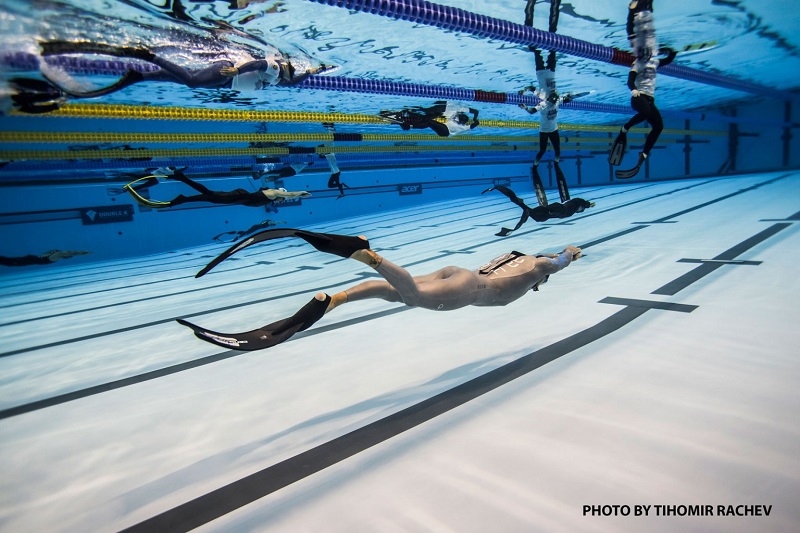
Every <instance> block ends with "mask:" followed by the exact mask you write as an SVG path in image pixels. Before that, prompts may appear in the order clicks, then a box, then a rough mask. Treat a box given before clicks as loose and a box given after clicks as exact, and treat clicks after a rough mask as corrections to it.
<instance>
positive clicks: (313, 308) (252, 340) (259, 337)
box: [177, 294, 331, 352]
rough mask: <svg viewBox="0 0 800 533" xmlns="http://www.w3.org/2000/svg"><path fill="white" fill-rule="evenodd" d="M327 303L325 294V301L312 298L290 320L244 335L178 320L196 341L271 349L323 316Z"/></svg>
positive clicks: (232, 347)
mask: <svg viewBox="0 0 800 533" xmlns="http://www.w3.org/2000/svg"><path fill="white" fill-rule="evenodd" d="M330 301H331V297H330V296H328V295H327V294H326V295H325V299H324V300H317V299H316V298H312V299H311V301H310V302H308V303H307V304H306V305H304V306H303V307H302V308H301V309H300V310H299V311H298V312H297V313H295V314H294V315H292V316H290V317H289V318H284V319H283V320H278V321H277V322H273V323H272V324H267V325H266V326H263V327H261V328H258V329H254V330H252V331H245V332H243V333H220V332H217V331H212V330H210V329H206V328H203V327H200V326H198V325H195V324H192V323H191V322H189V321H187V320H183V319H180V318H179V319H178V320H177V321H178V323H179V324H181V325H184V326H186V327H189V328H191V329H192V330H193V331H194V334H195V336H196V337H197V338H198V339H201V340H204V341H206V342H210V343H211V344H216V345H217V346H222V347H223V348H230V349H232V350H241V351H248V352H249V351H253V350H262V349H264V348H270V347H271V346H275V345H277V344H280V343H282V342H285V341H287V340H289V338H291V337H292V336H293V335H294V334H295V333H297V332H299V331H303V330H305V329H308V328H310V327H311V326H312V325H314V323H315V322H317V321H318V320H319V319H320V318H322V317H323V316H324V315H325V311H326V310H327V308H328V304H329V303H330Z"/></svg>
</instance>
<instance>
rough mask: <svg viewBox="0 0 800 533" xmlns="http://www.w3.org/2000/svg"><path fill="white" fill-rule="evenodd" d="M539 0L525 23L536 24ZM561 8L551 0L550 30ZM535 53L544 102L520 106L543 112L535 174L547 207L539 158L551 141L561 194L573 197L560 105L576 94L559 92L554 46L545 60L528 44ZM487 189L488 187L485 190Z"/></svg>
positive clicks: (530, 3) (531, 0)
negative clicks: (564, 161) (563, 155)
mask: <svg viewBox="0 0 800 533" xmlns="http://www.w3.org/2000/svg"><path fill="white" fill-rule="evenodd" d="M535 3H536V2H535V0H528V3H527V5H526V6H525V25H526V26H531V27H532V26H533V12H534V6H535ZM560 9H561V0H551V2H550V26H549V29H548V31H550V33H555V32H556V31H557V30H558V15H559V11H560ZM528 48H529V49H530V50H531V51H532V52H533V54H534V61H535V64H536V80H537V82H538V83H539V87H540V90H539V92H538V95H539V98H540V100H541V101H540V102H539V103H538V104H537V105H536V106H528V105H525V104H519V107H520V108H522V109H524V110H525V111H527V112H528V113H530V114H533V113H537V112H539V115H540V120H539V151H538V152H537V153H536V156H535V157H534V159H533V166H532V167H531V177H532V179H533V188H534V190H535V191H536V198H537V199H538V200H539V206H540V207H547V205H548V204H547V194H546V193H545V190H544V185H543V184H542V180H541V178H540V177H539V169H538V167H539V162H540V161H541V160H542V157H543V156H544V154H545V152H546V151H547V144H548V142H549V143H550V144H551V145H552V146H553V155H554V164H555V170H556V178H557V182H558V190H559V193H560V194H561V201H562V202H566V201H568V200H569V190H568V187H567V180H566V178H565V177H564V173H563V172H562V171H561V166H560V165H559V162H560V161H561V137H560V133H559V131H558V108H559V106H560V105H561V104H566V103H569V102H571V101H572V100H573V98H574V97H573V95H571V94H567V95H564V96H559V94H558V91H557V90H556V77H555V76H556V51H555V50H550V53H549V54H548V55H547V63H546V64H545V61H544V58H543V57H542V52H541V51H540V50H539V49H538V48H536V47H535V46H533V45H531V46H529V47H528ZM526 91H534V92H535V87H532V86H529V87H526V88H524V89H522V90H521V91H519V94H525V92H526ZM484 192H486V191H484Z"/></svg>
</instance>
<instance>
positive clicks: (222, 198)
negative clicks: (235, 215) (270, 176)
mask: <svg viewBox="0 0 800 533" xmlns="http://www.w3.org/2000/svg"><path fill="white" fill-rule="evenodd" d="M256 194H258V195H260V196H261V197H262V198H263V199H264V200H265V201H262V202H261V203H255V202H258V201H260V198H257V197H255V198H254V196H255V195H256ZM189 202H208V203H210V204H221V205H237V204H238V205H247V206H251V207H257V206H262V205H266V204H267V203H269V199H268V198H267V197H266V196H264V194H263V193H261V192H259V193H252V192H249V191H246V190H244V189H235V190H233V191H209V192H208V193H205V194H197V195H194V196H184V195H182V194H180V195H178V196H176V197H175V198H173V199H172V200H171V201H170V202H169V205H170V207H173V206H176V205H180V204H185V203H189ZM250 202H252V203H250Z"/></svg>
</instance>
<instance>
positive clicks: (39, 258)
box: [0, 250, 92, 266]
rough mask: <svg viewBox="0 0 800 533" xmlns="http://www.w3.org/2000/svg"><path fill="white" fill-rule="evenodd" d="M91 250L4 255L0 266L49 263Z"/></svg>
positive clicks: (0, 258)
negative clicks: (20, 255)
mask: <svg viewBox="0 0 800 533" xmlns="http://www.w3.org/2000/svg"><path fill="white" fill-rule="evenodd" d="M90 253H92V252H84V251H79V250H50V251H49V252H47V253H43V254H42V255H33V254H31V255H24V256H22V257H6V256H0V265H2V266H29V265H49V264H51V263H55V262H56V261H60V260H61V259H69V258H70V257H75V256H76V255H87V254H90Z"/></svg>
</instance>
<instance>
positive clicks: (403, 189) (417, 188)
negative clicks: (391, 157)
mask: <svg viewBox="0 0 800 533" xmlns="http://www.w3.org/2000/svg"><path fill="white" fill-rule="evenodd" d="M397 192H399V193H400V195H405V194H422V184H421V183H401V184H400V185H398V186H397Z"/></svg>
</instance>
